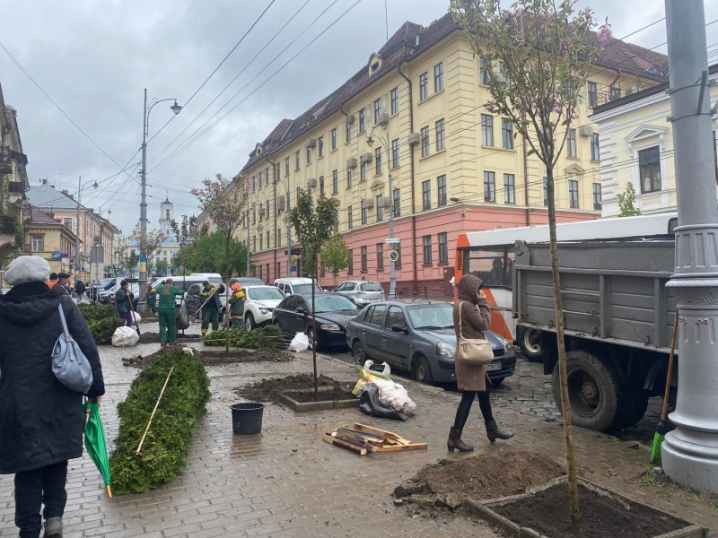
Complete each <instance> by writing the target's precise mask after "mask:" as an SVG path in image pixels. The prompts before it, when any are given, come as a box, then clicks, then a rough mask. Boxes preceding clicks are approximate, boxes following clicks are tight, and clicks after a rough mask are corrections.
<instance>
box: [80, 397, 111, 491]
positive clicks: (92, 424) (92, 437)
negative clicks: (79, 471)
mask: <svg viewBox="0 0 718 538" xmlns="http://www.w3.org/2000/svg"><path fill="white" fill-rule="evenodd" d="M83 409H84V410H85V449H86V450H87V454H88V455H89V456H90V458H91V459H92V461H94V462H95V465H96V466H97V469H98V470H99V471H100V474H101V475H102V479H103V480H104V482H105V488H106V489H107V496H108V497H109V498H110V499H111V498H112V488H111V487H110V483H111V480H110V461H109V459H108V457H107V444H106V443H105V428H104V427H103V426H102V418H101V417H100V406H99V404H97V402H88V403H86V404H84V405H83Z"/></svg>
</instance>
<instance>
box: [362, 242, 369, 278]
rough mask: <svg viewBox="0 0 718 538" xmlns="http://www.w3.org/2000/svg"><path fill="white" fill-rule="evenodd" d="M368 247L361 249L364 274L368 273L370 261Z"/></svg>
mask: <svg viewBox="0 0 718 538" xmlns="http://www.w3.org/2000/svg"><path fill="white" fill-rule="evenodd" d="M367 250H368V248H367V247H362V248H361V270H362V272H363V273H366V272H367V270H368V265H369V260H368V256H367Z"/></svg>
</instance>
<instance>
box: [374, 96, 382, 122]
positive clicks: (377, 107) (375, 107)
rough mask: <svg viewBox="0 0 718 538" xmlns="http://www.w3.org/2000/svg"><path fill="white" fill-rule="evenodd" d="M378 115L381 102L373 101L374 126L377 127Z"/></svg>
mask: <svg viewBox="0 0 718 538" xmlns="http://www.w3.org/2000/svg"><path fill="white" fill-rule="evenodd" d="M379 114H381V101H380V100H379V99H377V100H376V101H374V125H379Z"/></svg>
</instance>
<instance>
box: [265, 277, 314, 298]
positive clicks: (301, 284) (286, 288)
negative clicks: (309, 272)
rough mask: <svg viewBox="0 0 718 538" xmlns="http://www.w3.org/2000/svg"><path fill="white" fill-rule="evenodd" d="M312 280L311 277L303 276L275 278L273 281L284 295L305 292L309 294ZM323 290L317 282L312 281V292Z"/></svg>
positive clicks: (302, 293)
mask: <svg viewBox="0 0 718 538" xmlns="http://www.w3.org/2000/svg"><path fill="white" fill-rule="evenodd" d="M312 282H313V280H312V279H311V278H305V277H295V278H277V279H276V280H275V281H274V287H275V288H278V289H279V291H281V292H282V293H283V294H284V295H295V294H297V295H304V294H305V293H307V294H309V295H311V293H312ZM323 291H324V290H322V288H321V287H320V286H319V284H317V283H316V282H314V292H315V293H322V292H323Z"/></svg>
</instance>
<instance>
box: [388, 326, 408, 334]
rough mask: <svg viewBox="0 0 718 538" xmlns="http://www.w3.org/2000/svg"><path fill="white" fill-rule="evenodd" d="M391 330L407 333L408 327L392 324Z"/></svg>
mask: <svg viewBox="0 0 718 538" xmlns="http://www.w3.org/2000/svg"><path fill="white" fill-rule="evenodd" d="M391 330H392V331H393V332H395V333H404V334H409V327H402V326H401V325H392V326H391Z"/></svg>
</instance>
